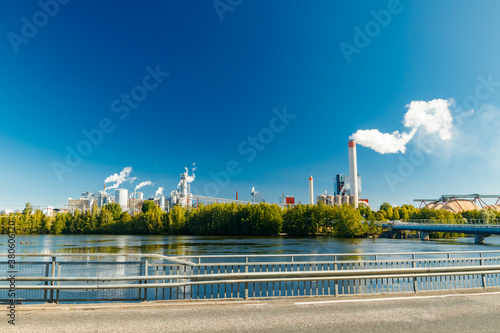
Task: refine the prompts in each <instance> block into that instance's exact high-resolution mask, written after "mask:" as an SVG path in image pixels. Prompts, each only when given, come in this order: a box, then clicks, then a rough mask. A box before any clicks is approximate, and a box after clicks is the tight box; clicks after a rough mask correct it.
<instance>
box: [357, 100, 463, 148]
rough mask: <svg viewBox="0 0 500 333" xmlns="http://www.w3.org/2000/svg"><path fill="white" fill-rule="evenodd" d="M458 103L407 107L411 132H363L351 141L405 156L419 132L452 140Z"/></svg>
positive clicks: (420, 103)
mask: <svg viewBox="0 0 500 333" xmlns="http://www.w3.org/2000/svg"><path fill="white" fill-rule="evenodd" d="M454 104H455V101H454V100H453V99H450V100H444V99H434V100H432V101H429V102H425V101H413V102H411V103H410V104H407V105H406V107H407V108H408V111H407V112H406V114H405V116H404V123H403V124H404V126H405V127H407V128H409V129H411V130H410V132H409V133H399V131H395V132H393V133H381V132H380V131H379V130H376V129H373V130H359V131H357V132H356V133H354V134H353V135H351V136H350V138H349V139H351V140H354V141H356V143H358V144H360V145H362V146H364V147H368V148H371V149H373V150H375V151H376V152H377V153H380V154H392V153H397V152H402V153H404V152H405V151H406V144H407V143H408V142H410V141H411V139H412V138H413V137H414V136H415V134H416V133H417V131H419V130H421V131H424V133H423V134H425V135H429V134H436V135H438V136H439V137H440V138H441V140H450V139H451V137H452V130H453V124H452V122H453V117H452V116H451V112H450V107H451V106H453V105H454Z"/></svg>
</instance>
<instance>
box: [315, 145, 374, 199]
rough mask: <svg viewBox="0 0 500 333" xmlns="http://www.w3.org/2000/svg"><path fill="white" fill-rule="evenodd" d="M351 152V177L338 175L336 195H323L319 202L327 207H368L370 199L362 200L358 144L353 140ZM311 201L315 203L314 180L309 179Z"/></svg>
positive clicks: (335, 180)
mask: <svg viewBox="0 0 500 333" xmlns="http://www.w3.org/2000/svg"><path fill="white" fill-rule="evenodd" d="M348 150H349V175H344V174H342V173H341V174H337V175H336V176H335V179H334V194H335V195H327V194H321V195H319V196H318V197H317V202H319V201H321V202H323V203H324V204H326V205H330V206H333V205H343V204H351V205H353V206H354V207H355V208H357V207H358V206H359V205H360V204H362V205H368V199H362V189H361V176H360V175H359V174H358V161H357V155H356V142H355V141H353V140H351V141H349V144H348ZM309 198H310V199H309V201H310V203H311V204H314V202H313V178H312V176H311V177H309Z"/></svg>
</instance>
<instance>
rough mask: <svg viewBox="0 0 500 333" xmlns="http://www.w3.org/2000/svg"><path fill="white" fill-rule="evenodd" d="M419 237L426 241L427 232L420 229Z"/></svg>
mask: <svg viewBox="0 0 500 333" xmlns="http://www.w3.org/2000/svg"><path fill="white" fill-rule="evenodd" d="M420 239H421V240H426V241H428V240H429V239H430V238H429V233H428V232H425V231H420Z"/></svg>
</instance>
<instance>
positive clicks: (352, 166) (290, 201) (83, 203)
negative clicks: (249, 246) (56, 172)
mask: <svg viewBox="0 0 500 333" xmlns="http://www.w3.org/2000/svg"><path fill="white" fill-rule="evenodd" d="M348 152H349V174H348V175H346V174H343V173H340V174H337V175H336V176H335V178H334V189H333V193H334V195H328V194H327V193H325V194H321V195H319V196H315V193H314V180H313V176H312V175H311V176H310V177H309V202H308V203H309V204H313V205H314V204H317V203H318V202H323V203H324V204H326V205H330V206H333V205H343V204H351V205H353V206H354V207H358V206H359V205H360V204H362V205H368V200H367V199H363V198H362V193H363V192H362V187H361V176H360V175H359V174H358V167H357V156H356V143H355V142H354V141H352V140H351V141H349V144H348ZM194 170H195V168H193V170H192V171H191V173H190V172H189V169H188V168H185V171H184V172H182V173H181V174H180V179H179V183H178V185H177V187H176V189H175V190H173V191H171V192H170V197H168V198H166V197H165V196H164V195H163V188H162V187H160V188H159V189H158V191H156V193H155V196H154V197H150V198H148V199H147V200H150V201H153V202H154V203H155V204H156V205H157V206H158V207H159V208H160V209H161V210H163V211H169V210H170V209H171V208H172V207H174V206H180V207H194V208H197V207H198V206H199V205H200V204H201V203H222V202H235V203H241V204H247V203H250V204H256V203H259V202H265V199H264V197H263V194H262V192H261V191H257V190H255V187H252V189H251V191H250V195H251V197H252V200H251V201H244V200H239V197H238V191H236V195H235V198H234V199H228V198H217V197H209V196H204V195H198V194H195V193H192V192H191V183H192V182H193V181H194V180H195V178H196V176H195V174H194ZM131 171H132V168H130V167H128V168H124V169H123V171H121V172H120V173H119V174H114V175H111V176H109V177H108V178H106V180H105V182H104V189H103V190H101V191H98V192H90V191H85V192H83V193H82V194H81V196H80V198H79V199H71V198H69V199H68V209H67V211H69V212H71V213H73V212H75V211H76V210H78V211H80V212H85V211H88V210H90V209H92V207H93V206H94V205H95V206H97V207H99V208H100V207H103V206H105V205H106V204H107V203H118V204H119V205H120V207H121V208H122V210H123V211H126V212H129V213H130V214H132V215H135V214H136V213H139V212H140V211H141V210H142V205H143V203H144V201H145V200H146V199H145V198H144V194H143V192H139V191H137V190H138V189H140V188H141V187H143V186H146V185H153V183H152V182H150V181H144V182H141V183H140V184H139V185H137V186H136V188H135V190H134V191H133V192H130V193H129V191H128V190H127V189H123V188H119V186H120V185H121V184H122V183H124V182H125V181H126V180H132V181H133V180H134V179H135V178H129V174H130V172H131ZM106 183H114V185H112V186H110V187H109V188H106ZM113 189H114V193H108V192H107V190H113ZM278 204H279V205H280V206H282V207H292V206H294V205H296V204H300V202H299V203H296V201H295V196H293V195H285V194H282V195H281V196H280V197H279V200H278Z"/></svg>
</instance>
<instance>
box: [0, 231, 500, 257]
mask: <svg viewBox="0 0 500 333" xmlns="http://www.w3.org/2000/svg"><path fill="white" fill-rule="evenodd" d="M7 240H8V237H7V235H0V248H1V249H4V250H3V251H4V252H5V253H7ZM21 242H22V243H23V244H21ZM492 250H500V236H491V237H487V238H486V239H485V244H482V245H479V244H474V238H473V237H465V238H456V239H440V240H430V241H421V240H420V239H387V238H378V239H369V238H361V239H338V238H333V237H301V238H298V237H288V236H280V237H229V236H142V235H18V236H17V237H16V255H17V256H19V255H21V254H22V253H45V254H46V253H98V252H104V253H155V254H164V255H217V254H221V255H224V254H249V255H250V254H297V253H304V254H315V253H381V252H386V253H398V252H429V251H441V252H450V251H492Z"/></svg>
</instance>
